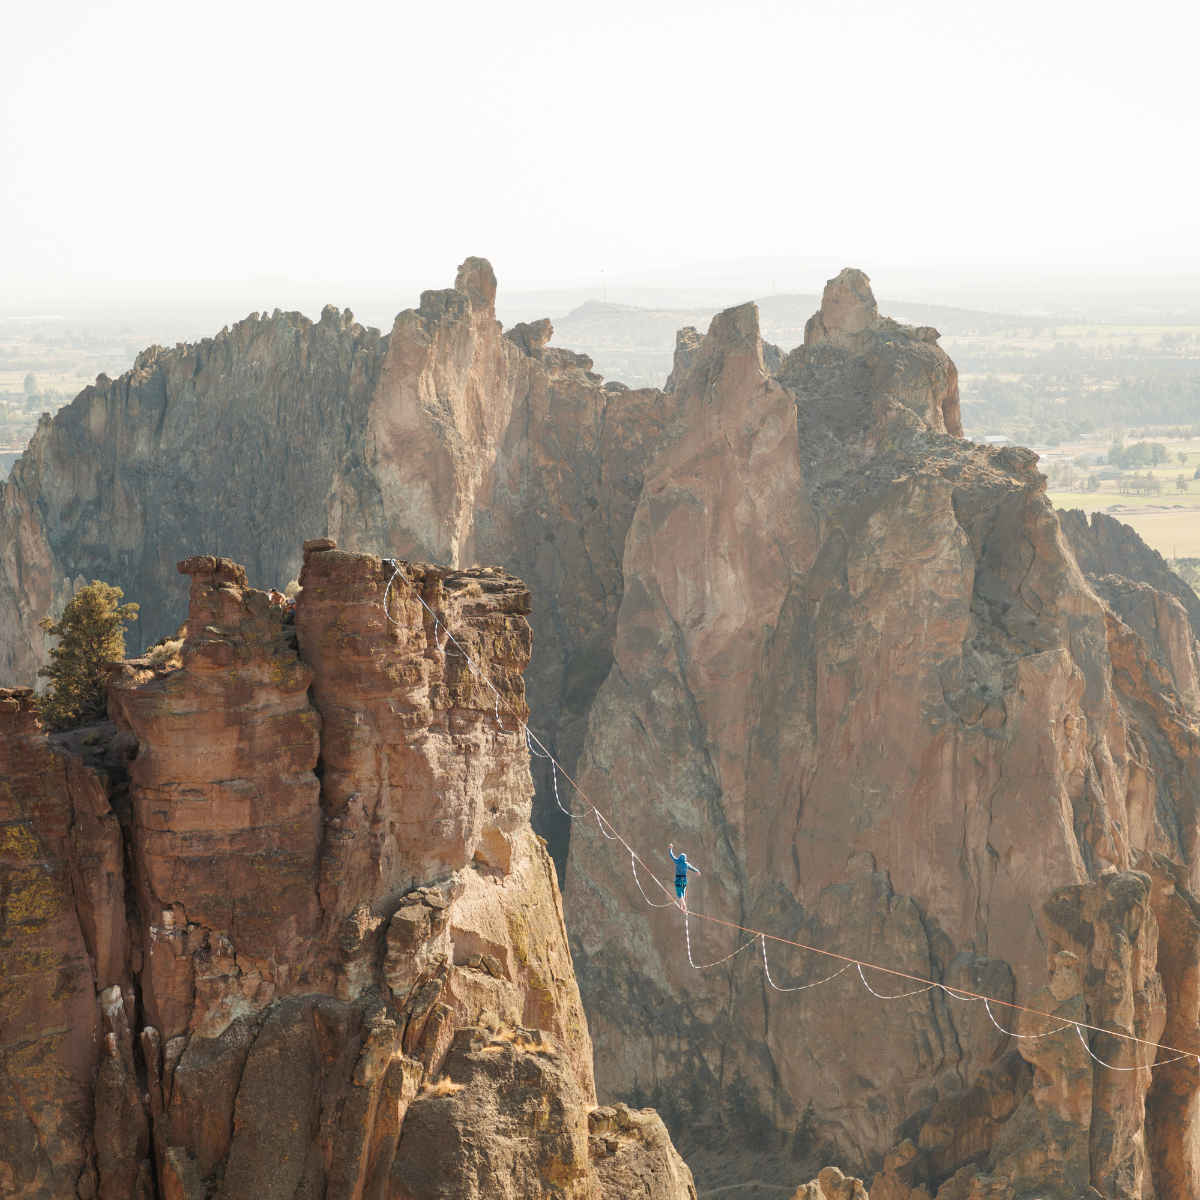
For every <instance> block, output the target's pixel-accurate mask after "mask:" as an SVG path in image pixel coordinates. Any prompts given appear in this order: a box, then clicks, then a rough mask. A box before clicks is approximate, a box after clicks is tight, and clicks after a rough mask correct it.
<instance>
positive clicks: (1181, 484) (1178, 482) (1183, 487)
mask: <svg viewBox="0 0 1200 1200" xmlns="http://www.w3.org/2000/svg"><path fill="white" fill-rule="evenodd" d="M1175 486H1176V487H1177V488H1178V489H1179V490H1180V491H1181V492H1186V491H1187V490H1188V481H1187V480H1186V479H1184V477H1183V476H1182V475H1176V476H1175Z"/></svg>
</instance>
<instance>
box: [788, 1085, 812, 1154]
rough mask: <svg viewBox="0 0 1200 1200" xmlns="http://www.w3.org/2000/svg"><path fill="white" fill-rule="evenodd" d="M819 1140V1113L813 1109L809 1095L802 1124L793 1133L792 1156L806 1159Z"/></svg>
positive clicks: (802, 1116)
mask: <svg viewBox="0 0 1200 1200" xmlns="http://www.w3.org/2000/svg"><path fill="white" fill-rule="evenodd" d="M816 1141H817V1114H816V1111H815V1110H814V1109H813V1102H812V1097H811V1096H810V1097H809V1100H808V1107H807V1108H806V1109H805V1110H804V1112H803V1114H802V1115H801V1117H800V1124H799V1125H797V1126H796V1132H795V1133H793V1134H792V1157H793V1158H794V1159H796V1160H797V1161H798V1162H800V1161H803V1160H804V1159H806V1158H807V1157H808V1156H809V1155H810V1154H811V1153H812V1152H813V1147H814V1146H815V1145H816Z"/></svg>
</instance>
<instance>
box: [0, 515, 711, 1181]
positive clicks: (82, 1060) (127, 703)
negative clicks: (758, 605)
mask: <svg viewBox="0 0 1200 1200" xmlns="http://www.w3.org/2000/svg"><path fill="white" fill-rule="evenodd" d="M178 569H179V572H180V573H181V574H182V575H184V576H185V577H190V579H191V592H190V603H189V609H188V621H187V631H186V636H185V638H184V639H183V641H182V644H181V645H179V646H178V647H176V648H175V649H176V653H175V655H174V656H171V655H168V656H167V657H166V658H163V657H161V656H156V657H153V658H134V659H131V660H128V661H127V662H125V663H120V664H113V666H112V671H111V682H110V686H109V711H110V716H111V718H112V720H111V721H110V722H107V723H105V724H104V725H101V726H98V727H96V728H94V729H88V730H78V731H74V732H72V733H71V734H67V735H59V736H56V737H55V738H53V739H51V738H48V737H47V736H46V735H45V734H44V733H43V732H42V731H41V729H40V727H39V724H38V722H37V719H36V717H35V715H34V713H33V711H32V697H31V696H30V694H29V692H28V690H27V689H9V690H7V691H5V692H4V693H3V695H2V696H0V722H3V724H2V725H0V753H2V754H3V755H4V756H5V757H4V759H3V764H4V768H5V776H4V780H5V782H4V789H3V793H2V794H0V800H2V802H3V805H4V809H3V811H0V831H2V836H3V842H0V849H2V854H3V856H2V857H0V892H2V894H3V897H4V905H3V916H2V918H0V921H2V925H0V960H2V962H3V968H4V970H3V979H4V990H3V993H2V994H0V1061H2V1062H3V1067H4V1071H5V1083H6V1087H5V1089H4V1097H3V1100H2V1101H0V1105H2V1106H0V1133H2V1135H3V1136H0V1181H2V1182H3V1184H4V1189H5V1195H11V1196H16V1197H21V1198H22V1200H25V1198H33V1197H46V1198H47V1200H48V1198H50V1197H63V1196H77V1197H80V1198H83V1197H90V1196H99V1197H102V1198H103V1200H110V1198H111V1200H115V1198H117V1197H146V1198H149V1197H152V1196H155V1195H158V1196H162V1197H170V1198H172V1200H175V1198H179V1200H204V1198H205V1197H213V1196H219V1197H223V1198H230V1200H232V1198H233V1197H242V1196H247V1197H249V1196H253V1197H255V1198H256V1200H259V1198H263V1197H275V1196H277V1197H280V1198H281V1200H283V1198H286V1200H292V1198H293V1197H295V1196H297V1195H303V1196H312V1197H326V1198H327V1200H334V1198H341V1197H344V1198H346V1200H350V1198H351V1197H378V1198H380V1200H383V1198H387V1197H391V1198H393V1200H417V1198H422V1200H424V1198H426V1197H429V1198H432V1197H448V1196H455V1197H471V1196H479V1197H482V1196H487V1197H493V1196H513V1197H518V1196H526V1195H531V1194H539V1195H541V1194H546V1195H558V1196H564V1197H567V1196H576V1197H588V1198H591V1200H598V1198H599V1197H602V1196H611V1195H621V1194H625V1193H624V1190H623V1189H624V1186H625V1183H626V1182H627V1181H628V1180H630V1179H637V1180H639V1181H641V1182H643V1183H646V1184H647V1185H649V1186H648V1187H647V1190H646V1194H648V1195H652V1196H655V1197H662V1198H663V1200H667V1198H671V1200H674V1198H680V1200H683V1198H686V1197H688V1196H693V1197H694V1189H693V1187H692V1184H691V1178H690V1175H689V1174H688V1172H687V1168H686V1167H684V1166H683V1164H682V1162H681V1161H680V1160H679V1158H678V1156H677V1155H676V1153H675V1151H674V1149H673V1148H672V1146H671V1143H670V1139H669V1138H668V1136H667V1134H666V1131H665V1130H664V1129H663V1126H662V1123H661V1121H659V1120H658V1118H657V1117H656V1116H655V1115H654V1114H653V1113H652V1112H650V1111H649V1110H646V1111H644V1112H636V1111H632V1112H631V1111H630V1110H629V1109H627V1108H625V1107H621V1108H620V1109H614V1108H599V1107H598V1106H597V1105H596V1100H595V1088H594V1084H593V1074H592V1052H591V1043H590V1040H589V1037H588V1032H587V1024H586V1020H585V1018H584V1013H583V1007H582V1004H581V1001H580V997H579V991H578V988H577V985H576V982H575V976H574V972H573V970H572V964H571V958H570V953H569V950H568V945H567V935H566V929H565V927H564V924H563V917H562V906H561V902H560V899H559V893H558V887H557V883H556V880H555V875H554V870H553V866H552V864H551V861H550V857H549V855H548V853H547V852H546V849H545V846H544V844H543V843H542V842H541V841H540V839H538V838H536V837H535V836H534V834H533V833H532V831H531V830H530V828H529V823H528V818H529V811H530V798H531V795H532V791H533V788H532V781H531V778H530V774H529V765H528V764H529V755H528V750H527V749H526V744H525V739H524V735H523V732H522V725H521V722H523V721H524V720H525V718H526V717H527V715H528V710H527V708H526V706H525V695H524V685H523V679H522V671H523V670H524V668H525V666H526V664H527V662H528V660H529V653H530V648H531V637H530V629H529V624H528V621H527V620H526V617H527V615H528V613H529V599H530V598H529V592H528V591H527V590H526V588H525V587H524V585H523V584H522V583H520V582H519V581H518V580H516V579H514V578H513V577H511V576H509V575H506V574H505V573H504V572H502V571H499V570H496V569H493V568H482V569H480V568H476V569H473V570H468V571H464V572H459V571H453V570H450V569H446V568H440V567H432V566H428V565H423V564H409V563H394V562H387V563H385V562H384V561H382V560H381V559H380V558H378V557H377V556H373V555H357V554H347V553H342V552H339V551H337V550H336V548H335V544H334V543H333V542H332V541H330V540H328V539H319V540H316V541H310V542H309V543H307V545H306V548H305V553H304V566H303V568H302V571H301V582H302V584H303V590H302V592H301V593H300V600H299V603H298V605H297V611H296V619H295V624H294V626H292V627H289V626H285V625H283V624H281V614H280V610H279V609H277V608H272V606H271V605H270V603H269V598H268V596H267V594H266V593H264V592H261V591H257V590H255V589H253V588H250V587H248V586H247V583H246V574H245V571H244V570H243V568H242V567H241V566H240V565H238V564H236V563H234V562H232V561H231V560H229V559H226V558H218V557H208V556H193V557H191V558H189V559H186V560H185V561H183V562H181V563H179V564H178ZM389 585H390V587H389ZM385 603H386V604H387V610H386V612H385ZM468 655H469V657H467V656H468ZM639 1186H640V1184H639Z"/></svg>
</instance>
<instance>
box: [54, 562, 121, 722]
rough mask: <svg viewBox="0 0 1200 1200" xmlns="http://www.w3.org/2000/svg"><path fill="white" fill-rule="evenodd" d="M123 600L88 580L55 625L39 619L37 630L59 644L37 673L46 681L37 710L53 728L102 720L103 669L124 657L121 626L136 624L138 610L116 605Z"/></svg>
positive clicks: (110, 589) (116, 592) (104, 696)
mask: <svg viewBox="0 0 1200 1200" xmlns="http://www.w3.org/2000/svg"><path fill="white" fill-rule="evenodd" d="M124 596H125V593H124V592H123V591H121V589H120V588H116V587H109V585H108V584H107V583H103V582H101V581H100V580H99V579H94V580H92V582H91V584H89V585H88V586H87V587H85V588H81V589H80V591H79V594H78V595H76V596H75V598H74V599H73V600H71V601H70V602H69V603H68V604H67V606H66V608H64V609H63V615H62V617H61V619H60V620H58V621H57V622H55V621H52V620H51V619H50V618H49V617H44V618H43V619H42V622H41V627H42V628H43V629H44V630H45V631H46V632H47V633H48V634H50V635H51V636H52V637H56V638H59V639H60V641H59V644H58V645H57V646H56V647H55V648H54V649H53V650H51V651H50V665H49V666H48V667H42V669H41V670H40V671H38V675H39V676H40V677H41V678H43V679H48V680H49V681H50V686H49V688H48V689H47V690H46V692H45V694H44V695H43V696H42V697H41V698H40V700H39V703H38V707H39V708H40V709H41V713H42V716H43V717H44V718H45V719H46V720H47V721H48V722H49V723H50V724H51V725H53V726H54V727H55V728H56V729H70V728H72V727H73V726H75V725H85V724H88V723H89V722H93V721H102V720H103V719H104V714H105V708H106V705H107V701H108V698H107V694H106V684H105V676H104V664H105V663H106V662H113V661H114V660H118V659H122V658H124V657H125V622H126V621H136V620H137V611H138V606H137V605H136V604H121V600H122V599H124Z"/></svg>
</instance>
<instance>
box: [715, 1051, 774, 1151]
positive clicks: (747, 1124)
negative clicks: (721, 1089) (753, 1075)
mask: <svg viewBox="0 0 1200 1200" xmlns="http://www.w3.org/2000/svg"><path fill="white" fill-rule="evenodd" d="M724 1099H725V1111H726V1113H727V1115H728V1117H729V1120H730V1123H731V1124H732V1125H733V1126H734V1127H735V1128H736V1129H739V1130H740V1131H741V1132H742V1133H743V1134H744V1135H745V1138H746V1145H747V1146H748V1147H749V1148H750V1149H751V1150H765V1149H767V1147H768V1146H769V1145H770V1144H771V1137H772V1135H773V1134H774V1133H775V1126H774V1123H773V1122H772V1121H771V1117H770V1114H769V1113H767V1112H766V1110H765V1109H764V1108H763V1106H762V1105H761V1104H760V1103H759V1099H758V1091H757V1089H754V1088H752V1087H751V1085H750V1083H749V1082H748V1081H747V1079H746V1077H745V1076H744V1075H743V1074H742V1069H741V1067H737V1068H736V1069H735V1070H734V1072H733V1078H732V1079H731V1080H730V1081H729V1083H728V1084H726V1085H725V1097H724Z"/></svg>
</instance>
